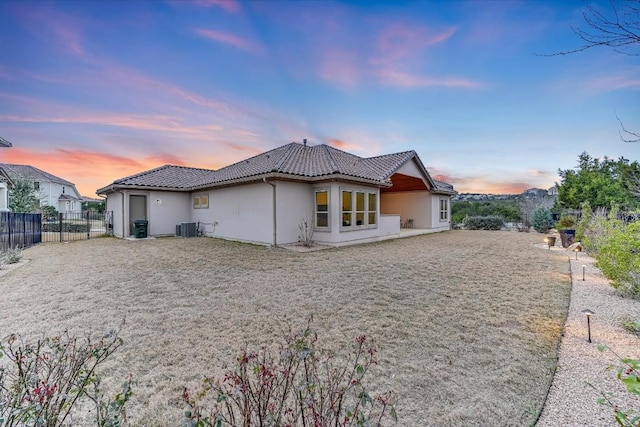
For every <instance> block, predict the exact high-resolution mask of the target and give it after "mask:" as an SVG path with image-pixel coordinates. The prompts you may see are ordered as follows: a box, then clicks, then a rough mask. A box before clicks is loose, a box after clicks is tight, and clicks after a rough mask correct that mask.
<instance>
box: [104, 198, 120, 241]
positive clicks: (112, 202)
mask: <svg viewBox="0 0 640 427" xmlns="http://www.w3.org/2000/svg"><path fill="white" fill-rule="evenodd" d="M105 203H106V205H105V210H106V211H107V212H109V211H111V212H113V235H114V236H116V237H124V231H123V228H122V224H123V221H124V218H123V216H122V209H123V198H122V194H120V193H109V194H108V195H107V201H106V202H105Z"/></svg>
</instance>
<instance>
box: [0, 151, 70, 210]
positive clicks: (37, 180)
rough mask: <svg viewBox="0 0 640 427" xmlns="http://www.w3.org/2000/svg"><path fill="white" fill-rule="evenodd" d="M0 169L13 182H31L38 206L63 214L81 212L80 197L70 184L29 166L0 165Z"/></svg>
mask: <svg viewBox="0 0 640 427" xmlns="http://www.w3.org/2000/svg"><path fill="white" fill-rule="evenodd" d="M0 169H4V171H5V172H6V173H7V175H8V176H9V177H10V178H11V179H12V180H13V181H14V182H15V181H16V180H18V179H28V180H29V181H30V182H32V183H33V190H34V192H35V193H36V197H38V199H40V206H53V207H55V208H56V210H57V211H58V212H61V213H64V214H79V213H81V212H82V196H80V193H79V192H78V190H77V189H76V186H75V184H73V183H72V182H69V181H67V180H65V179H62V178H59V177H57V176H55V175H52V174H50V173H48V172H45V171H43V170H41V169H38V168H36V167H33V166H29V165H12V164H8V163H0Z"/></svg>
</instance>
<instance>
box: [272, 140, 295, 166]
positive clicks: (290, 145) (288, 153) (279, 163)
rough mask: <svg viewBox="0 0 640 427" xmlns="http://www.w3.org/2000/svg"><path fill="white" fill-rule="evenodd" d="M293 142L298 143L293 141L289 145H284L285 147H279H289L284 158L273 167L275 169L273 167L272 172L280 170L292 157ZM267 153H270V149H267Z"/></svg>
mask: <svg viewBox="0 0 640 427" xmlns="http://www.w3.org/2000/svg"><path fill="white" fill-rule="evenodd" d="M293 144H297V143H296V142H291V143H289V144H287V145H284V146H283V147H279V148H284V147H287V148H286V150H285V152H284V154H283V156H282V158H281V159H280V161H279V162H278V163H276V165H275V166H274V167H273V169H271V172H280V168H281V167H282V165H284V164H285V162H286V161H287V160H289V159H290V158H291V156H292V155H293V147H294V145H293ZM273 150H276V148H274V149H273ZM273 150H270V151H273ZM267 153H268V151H267ZM264 154H266V153H264Z"/></svg>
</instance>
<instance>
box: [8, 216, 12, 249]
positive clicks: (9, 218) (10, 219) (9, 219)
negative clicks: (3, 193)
mask: <svg viewBox="0 0 640 427" xmlns="http://www.w3.org/2000/svg"><path fill="white" fill-rule="evenodd" d="M11 214H12V213H11V212H9V213H8V214H7V220H8V221H7V230H9V249H11V248H12V246H11V221H12V220H13V215H11Z"/></svg>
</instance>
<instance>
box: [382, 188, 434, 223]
mask: <svg viewBox="0 0 640 427" xmlns="http://www.w3.org/2000/svg"><path fill="white" fill-rule="evenodd" d="M380 204H381V209H382V213H383V214H385V215H391V214H399V215H400V221H401V222H402V223H404V222H405V221H406V220H407V219H413V227H414V228H433V221H432V218H433V209H432V206H431V205H432V195H431V193H429V192H428V191H399V192H395V193H382V197H381V200H380Z"/></svg>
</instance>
